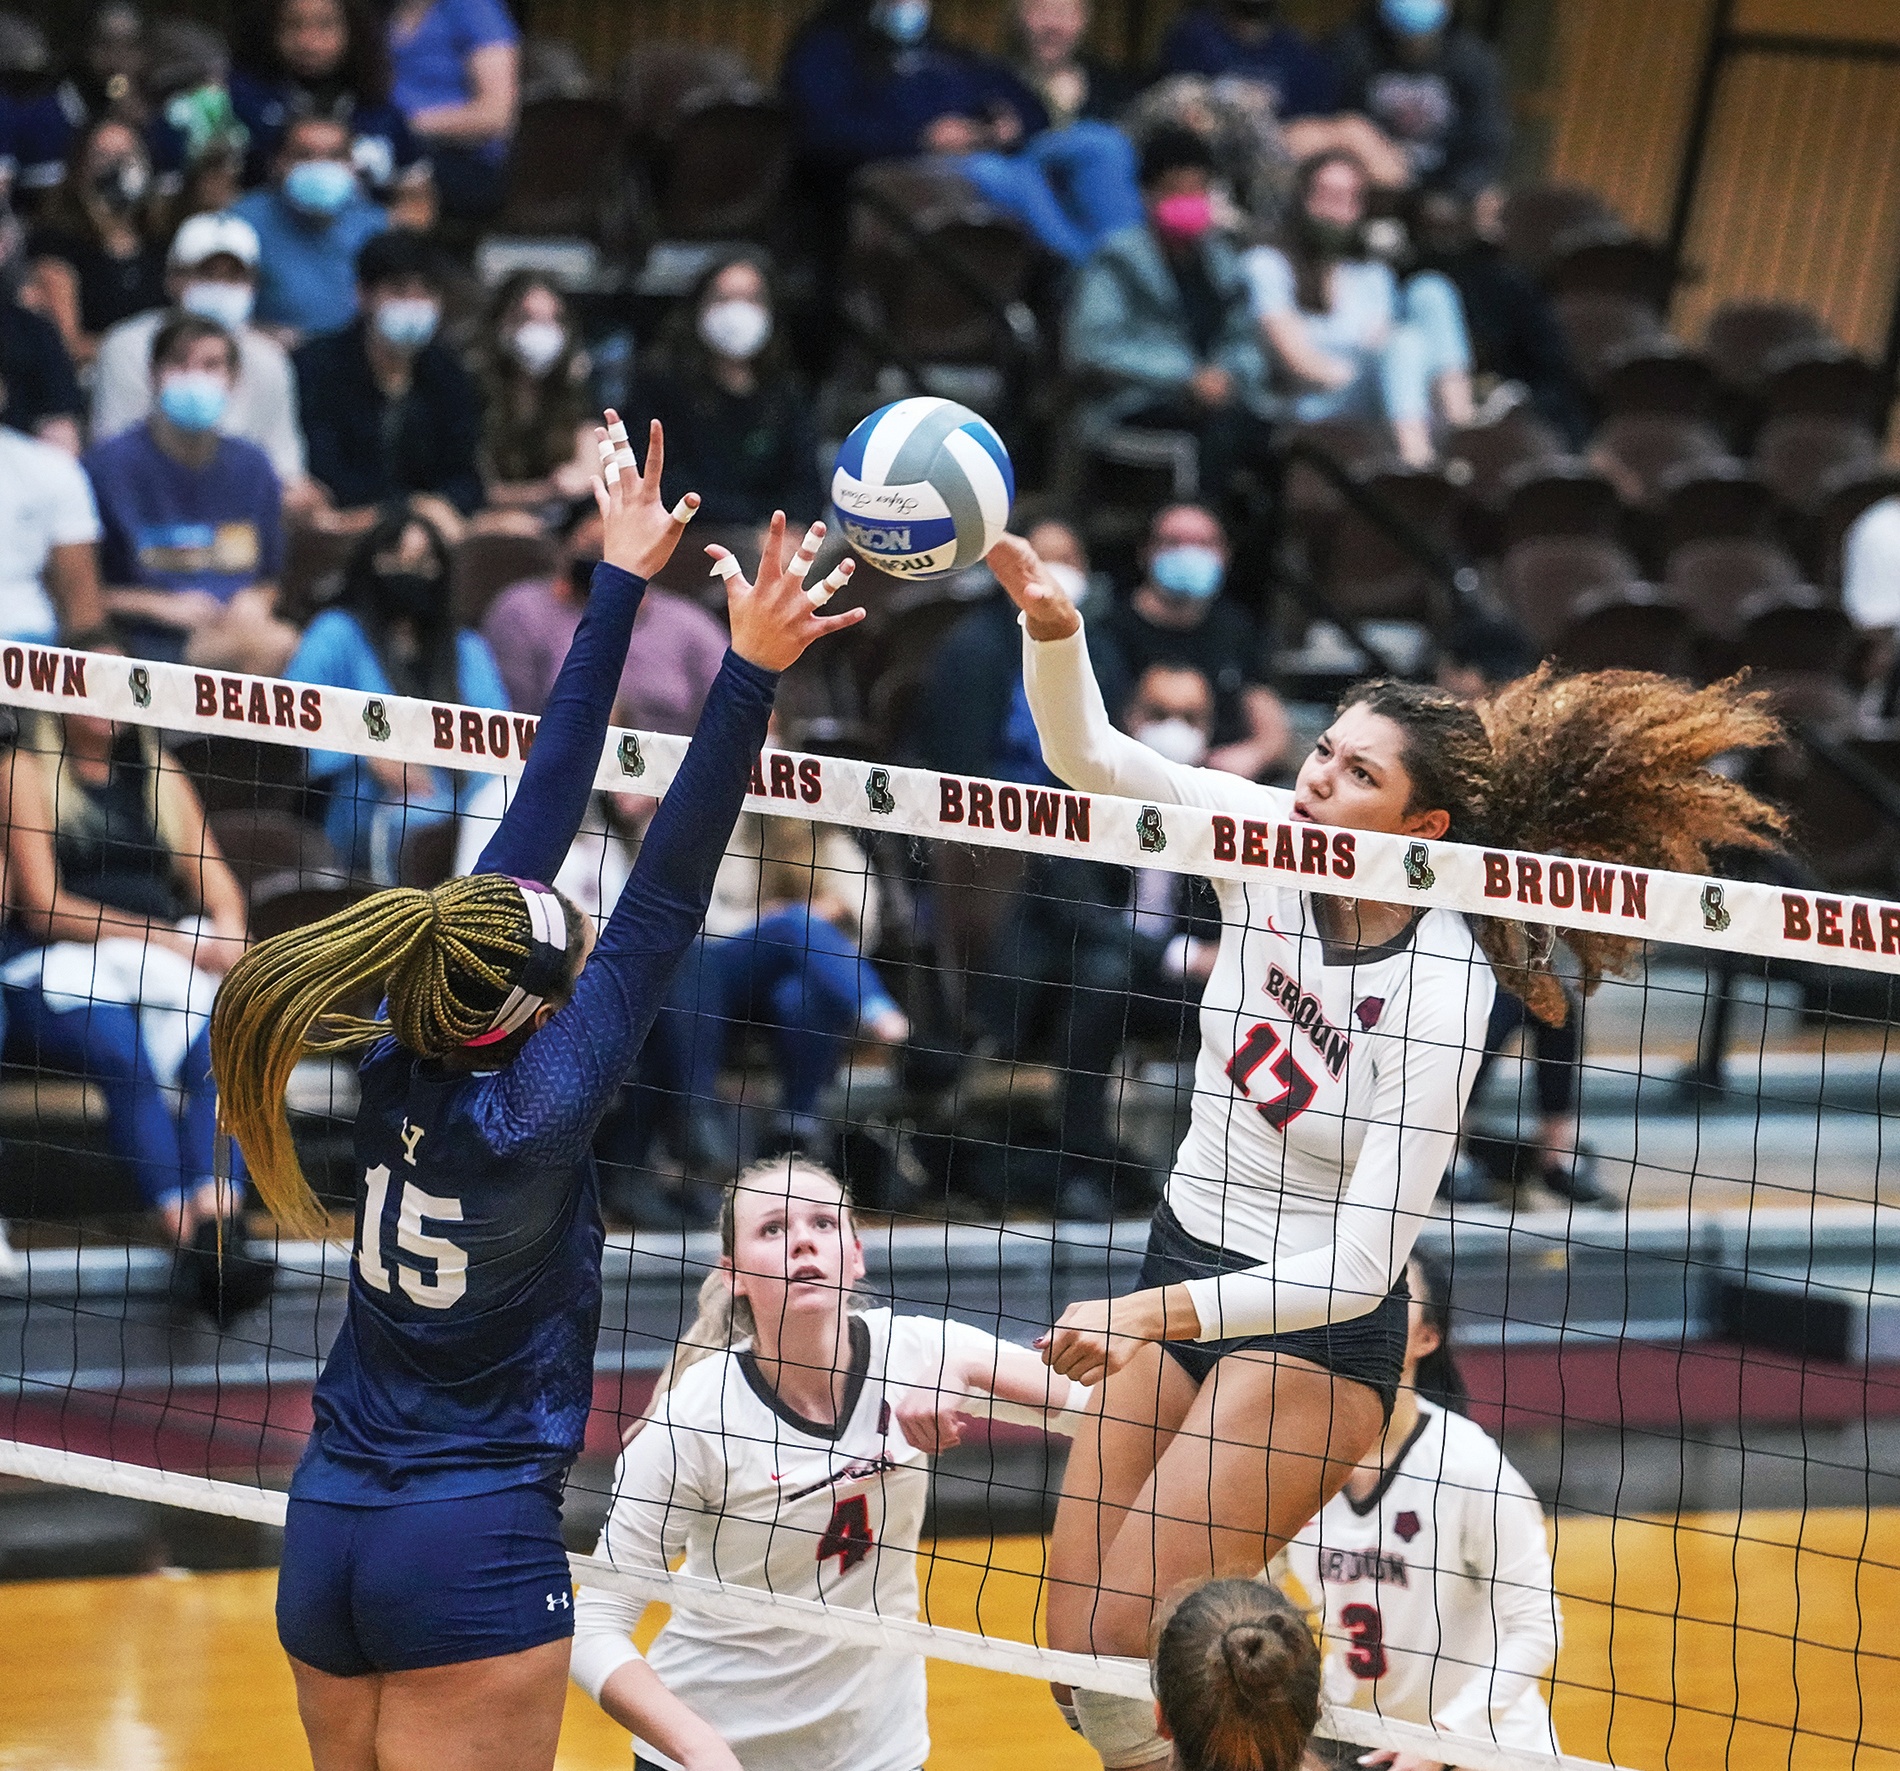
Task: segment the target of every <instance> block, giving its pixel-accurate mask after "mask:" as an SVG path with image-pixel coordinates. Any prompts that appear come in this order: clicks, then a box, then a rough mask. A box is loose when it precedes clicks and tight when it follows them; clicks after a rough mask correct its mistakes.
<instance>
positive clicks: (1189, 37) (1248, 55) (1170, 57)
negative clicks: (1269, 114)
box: [1158, 0, 1341, 119]
mask: <svg viewBox="0 0 1900 1771" xmlns="http://www.w3.org/2000/svg"><path fill="white" fill-rule="evenodd" d="M1279 15H1280V5H1279V0H1217V3H1216V4H1212V5H1201V6H1191V7H1189V8H1188V9H1187V10H1186V11H1185V12H1183V13H1182V14H1181V16H1180V17H1179V18H1177V19H1176V20H1175V21H1174V23H1173V24H1172V25H1170V26H1169V27H1168V34H1167V36H1165V37H1164V38H1163V39H1162V40H1161V54H1160V58H1159V62H1158V68H1159V71H1160V72H1161V73H1163V74H1206V75H1209V76H1210V77H1219V76H1226V77H1227V78H1229V79H1237V80H1245V81H1248V82H1250V83H1252V84H1254V85H1257V86H1260V87H1263V88H1264V89H1265V90H1266V92H1267V93H1268V94H1270V95H1271V99H1272V107H1273V111H1274V114H1275V115H1276V116H1278V117H1281V118H1283V119H1285V118H1293V117H1330V116H1331V115H1332V114H1333V113H1334V112H1335V111H1338V110H1339V109H1340V108H1341V106H1340V103H1339V71H1338V69H1337V68H1336V67H1335V66H1334V65H1333V62H1332V58H1331V57H1330V56H1328V55H1327V54H1326V53H1325V52H1324V51H1323V50H1320V49H1316V48H1315V47H1314V46H1313V45H1312V44H1311V43H1309V42H1308V41H1307V40H1306V39H1305V38H1304V37H1303V36H1301V35H1300V33H1299V32H1298V31H1296V30H1295V29H1294V28H1293V27H1292V26H1291V25H1288V24H1282V23H1281V22H1280V16H1279Z"/></svg>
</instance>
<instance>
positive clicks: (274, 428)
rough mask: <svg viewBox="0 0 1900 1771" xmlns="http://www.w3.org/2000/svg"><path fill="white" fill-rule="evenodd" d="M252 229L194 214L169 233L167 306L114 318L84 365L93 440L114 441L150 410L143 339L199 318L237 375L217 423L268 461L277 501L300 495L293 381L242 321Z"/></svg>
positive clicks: (268, 344) (148, 350) (286, 366)
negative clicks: (230, 357) (173, 317)
mask: <svg viewBox="0 0 1900 1771" xmlns="http://www.w3.org/2000/svg"><path fill="white" fill-rule="evenodd" d="M257 258H258V243H257V232H256V230H255V229H254V228H253V227H252V226H251V224H250V223H249V222H247V221H244V220H241V219H240V218H239V217H237V216H235V215H194V216H192V217H191V218H190V219H189V220H188V221H186V222H185V224H184V225H183V226H182V227H181V228H179V230H178V232H177V233H176V234H175V235H173V237H172V244H171V251H170V253H169V254H167V257H166V267H167V268H166V273H165V292H166V294H167V295H169V296H170V297H171V302H172V306H171V307H170V308H153V309H151V310H150V311H149V312H148V313H143V314H136V315H134V316H133V317H132V318H131V319H129V320H121V321H120V322H119V323H118V325H116V326H114V327H113V328H112V330H111V331H110V332H108V333H107V334H106V335H105V337H104V338H103V339H101V340H100V343H99V354H98V359H97V361H96V362H95V363H94V365H93V379H92V437H93V441H94V442H95V443H102V442H105V441H106V440H107V439H108V438H110V437H116V436H117V435H118V434H119V433H120V432H121V431H125V430H130V429H131V428H132V426H133V425H135V424H138V423H139V422H141V421H142V420H143V419H144V418H146V417H147V416H148V415H149V414H150V412H151V410H152V340H153V339H154V338H155V337H156V336H157V335H158V329H159V327H160V326H162V325H163V324H164V323H165V320H166V318H167V316H168V315H169V314H171V313H176V312H183V313H190V314H201V315H203V316H204V318H206V319H208V320H215V321H217V323H218V324H219V325H220V326H222V327H224V329H225V330H226V331H227V332H229V333H230V334H231V336H232V337H233V338H235V339H236V340H237V346H238V377H237V384H236V386H234V387H233V388H232V390H231V398H230V401H229V403H228V404H227V405H226V407H225V409H224V416H223V418H222V419H220V421H219V424H218V429H219V430H220V432H222V433H223V434H224V435H225V436H230V437H242V438H244V440H245V441H246V442H251V443H255V444H256V445H257V446H258V447H259V448H260V449H262V450H263V451H264V453H265V454H266V455H268V456H269V457H270V463H271V467H272V468H273V469H274V470H275V472H276V474H277V478H278V480H279V482H280V483H281V484H282V485H283V488H284V496H285V498H286V500H287V501H288V502H289V503H290V504H291V505H292V506H293V507H296V506H298V505H300V504H302V503H304V502H306V501H307V499H306V494H305V492H304V488H305V486H306V485H307V484H308V482H307V480H306V479H305V474H304V454H303V433H302V431H301V430H300V429H299V428H298V424H297V386H296V379H295V377H294V376H293V375H292V374H291V369H290V358H289V357H288V356H286V355H285V354H284V347H283V346H282V345H280V344H279V343H278V342H277V341H276V340H275V339H274V338H272V337H271V336H270V335H269V334H268V333H265V332H261V331H259V330H258V329H257V328H256V327H255V326H253V325H252V324H251V323H250V322H251V312H252V308H253V305H254V302H255V299H256V295H257Z"/></svg>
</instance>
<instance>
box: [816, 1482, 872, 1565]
mask: <svg viewBox="0 0 1900 1771" xmlns="http://www.w3.org/2000/svg"><path fill="white" fill-rule="evenodd" d="M876 1547H877V1539H876V1538H875V1537H874V1536H872V1534H871V1503H870V1501H869V1500H867V1499H866V1498H865V1496H863V1495H862V1494H854V1495H852V1497H851V1498H850V1499H849V1500H841V1501H839V1502H838V1504H837V1505H836V1506H835V1507H833V1508H832V1509H831V1523H830V1524H828V1525H827V1526H826V1527H825V1535H824V1536H823V1537H821V1538H820V1539H819V1540H818V1560H819V1561H821V1562H829V1561H830V1560H831V1558H832V1557H833V1556H836V1557H837V1558H838V1572H839V1573H840V1574H849V1573H850V1572H851V1570H852V1569H854V1568H855V1567H857V1565H858V1564H859V1563H860V1562H862V1561H863V1560H864V1558H865V1557H866V1556H868V1555H869V1554H870V1553H871V1551H872V1550H873V1549H875V1548H876Z"/></svg>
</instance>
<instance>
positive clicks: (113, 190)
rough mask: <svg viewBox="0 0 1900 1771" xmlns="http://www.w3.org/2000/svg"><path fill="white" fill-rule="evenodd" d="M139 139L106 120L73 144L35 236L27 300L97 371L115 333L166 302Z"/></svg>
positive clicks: (148, 166)
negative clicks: (101, 350)
mask: <svg viewBox="0 0 1900 1771" xmlns="http://www.w3.org/2000/svg"><path fill="white" fill-rule="evenodd" d="M151 191H152V162H151V157H150V156H149V155H148V154H147V153H146V150H145V143H144V142H143V140H141V138H140V136H139V133H138V131H137V130H136V129H134V128H133V127H132V126H131V125H130V124H128V123H122V122H119V121H118V120H117V119H115V118H111V117H106V118H103V119H101V120H100V121H99V122H96V123H94V124H92V125H91V126H90V127H89V128H87V129H86V130H85V131H84V132H83V133H82V134H80V135H79V136H78V137H77V138H76V139H75V141H74V142H73V144H72V147H71V150H70V154H69V158H68V161H67V166H66V176H65V179H64V180H63V181H62V182H61V184H60V187H59V189H58V190H57V191H56V192H55V193H54V194H53V196H52V198H51V199H50V201H49V202H48V204H47V206H46V210H45V213H44V216H43V219H42V221H41V223H40V225H39V226H38V227H36V228H35V229H34V230H33V232H32V233H31V234H29V235H28V237H27V243H26V252H27V261H28V264H27V279H26V283H25V285H24V287H23V289H22V292H21V293H22V298H23V299H24V300H25V301H26V303H27V305H28V306H30V307H33V308H36V309H37V310H38V311H39V312H41V313H43V314H44V315H45V316H46V317H47V318H48V319H49V320H51V321H52V322H53V324H54V325H55V326H57V327H58V328H59V333H60V337H61V339H62V340H63V342H64V343H65V346H66V349H67V352H68V354H69V355H71V357H72V358H73V360H74V361H75V362H76V363H90V362H91V361H92V357H93V352H94V351H95V350H96V349H97V348H98V343H99V336H100V334H101V333H103V332H104V331H105V330H106V328H107V327H109V326H115V325H117V324H118V322H119V321H121V320H124V319H129V318H130V317H131V316H132V315H133V314H136V313H142V312H143V311H144V310H145V309H146V308H149V307H156V306H157V305H158V304H159V303H160V302H162V301H163V300H164V299H165V258H164V252H163V250H162V248H161V247H160V245H159V241H158V233H157V216H156V213H155V211H154V207H153V204H152V202H151Z"/></svg>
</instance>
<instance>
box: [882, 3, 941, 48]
mask: <svg viewBox="0 0 1900 1771" xmlns="http://www.w3.org/2000/svg"><path fill="white" fill-rule="evenodd" d="M871 20H872V22H873V23H874V24H875V25H876V26H877V28H878V29H879V30H880V31H882V32H883V33H884V35H885V36H887V37H888V38H890V40H891V41H892V42H893V43H898V44H902V45H903V46H904V47H906V48H908V47H909V46H910V45H911V44H913V43H921V42H922V41H923V40H924V38H925V36H926V35H928V33H929V31H930V0H878V4H877V5H876V6H875V7H874V8H873V9H872V12H871Z"/></svg>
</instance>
